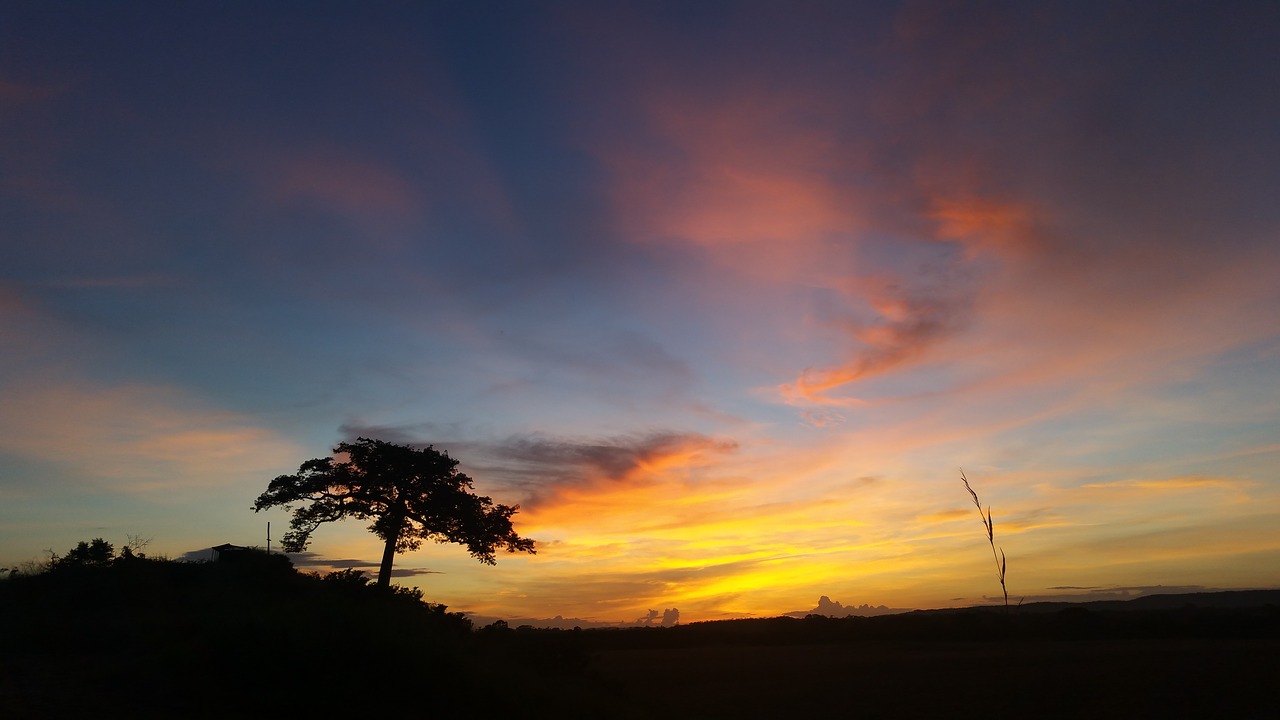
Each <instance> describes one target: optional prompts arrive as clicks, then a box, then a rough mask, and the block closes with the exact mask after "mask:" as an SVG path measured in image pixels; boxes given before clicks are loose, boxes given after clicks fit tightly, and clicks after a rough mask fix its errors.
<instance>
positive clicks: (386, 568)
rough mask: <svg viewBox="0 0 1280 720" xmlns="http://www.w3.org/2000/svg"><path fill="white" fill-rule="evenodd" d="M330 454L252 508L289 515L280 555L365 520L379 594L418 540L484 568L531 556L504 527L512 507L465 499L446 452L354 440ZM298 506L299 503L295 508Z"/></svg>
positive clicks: (466, 491) (525, 543)
mask: <svg viewBox="0 0 1280 720" xmlns="http://www.w3.org/2000/svg"><path fill="white" fill-rule="evenodd" d="M333 453H334V454H333V456H331V457H324V458H315V459H312V460H308V461H306V462H304V463H302V465H301V467H299V468H298V472H297V474H295V475H281V476H279V477H277V478H276V479H275V480H272V481H271V483H270V484H269V485H268V486H267V490H266V492H264V493H262V494H261V495H259V496H258V499H257V501H255V502H254V504H253V510H254V511H255V512H257V511H259V510H264V509H266V508H270V507H275V506H284V508H285V509H286V510H290V511H291V512H293V518H292V519H291V520H290V522H289V528H290V529H289V532H287V533H285V536H284V538H283V542H282V544H283V546H284V549H285V551H287V552H301V551H302V550H305V549H306V547H307V545H308V543H309V542H310V541H311V534H312V533H313V532H314V531H315V530H316V528H318V527H319V526H320V525H322V524H323V523H327V522H333V521H335V520H343V519H346V518H356V519H359V520H370V521H371V522H370V524H369V530H370V532H372V533H373V534H374V535H377V536H378V537H379V538H381V539H382V540H383V542H384V549H383V555H382V565H381V567H380V568H379V570H378V586H380V587H387V586H388V585H389V584H390V582H391V565H392V562H393V559H394V557H395V554H396V553H401V552H406V551H409V550H416V549H418V548H419V547H421V546H422V542H423V541H424V540H434V541H436V542H441V543H446V542H447V543H457V544H460V545H465V546H466V547H467V550H468V551H469V552H470V553H471V556H472V557H474V558H476V559H477V560H479V561H480V562H482V563H485V564H487V565H493V564H495V562H496V558H495V554H496V552H497V551H498V550H499V549H505V550H506V551H507V552H510V553H515V552H527V553H530V554H533V553H534V552H535V550H534V542H533V540H530V539H528V538H523V537H520V536H519V535H517V534H516V532H515V530H514V529H513V528H512V525H511V516H512V515H514V514H515V513H516V511H518V510H519V508H520V506H519V505H500V504H495V503H494V502H493V500H491V499H490V498H488V497H483V496H479V495H477V494H475V493H474V492H472V487H473V481H472V479H471V478H470V477H469V476H467V475H466V474H465V473H462V472H459V471H458V461H457V460H455V459H453V458H451V457H449V455H448V453H446V452H441V451H438V450H436V449H434V448H433V447H431V446H427V447H426V448H421V449H417V448H412V447H408V446H405V445H395V444H392V443H387V442H383V441H381V440H373V439H369V438H363V437H362V438H358V439H357V440H356V441H355V442H354V443H349V442H342V443H339V444H338V446H337V447H335V448H334V449H333ZM299 503H305V504H302V505H298V506H297V507H295V505H296V504H299Z"/></svg>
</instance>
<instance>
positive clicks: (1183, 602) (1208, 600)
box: [914, 590, 1280, 614]
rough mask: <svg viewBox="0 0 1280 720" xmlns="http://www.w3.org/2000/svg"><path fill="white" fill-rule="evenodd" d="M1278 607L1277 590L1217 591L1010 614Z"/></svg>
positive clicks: (1031, 607)
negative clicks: (1071, 610)
mask: <svg viewBox="0 0 1280 720" xmlns="http://www.w3.org/2000/svg"><path fill="white" fill-rule="evenodd" d="M1267 605H1280V590H1220V591H1216V592H1194V593H1168V594H1156V595H1143V596H1141V597H1136V598H1132V599H1129V600H1086V601H1081V602H1066V601H1053V602H1034V603H1026V604H1024V605H1019V606H1017V607H1016V608H1014V607H1012V606H1011V607H1010V612H1020V613H1047V612H1058V611H1060V610H1065V609H1067V608H1084V609H1087V610H1176V609H1179V608H1219V609H1239V608H1252V607H1265V606H1267ZM975 611H977V612H996V611H998V612H1003V611H1004V606H1003V605H975V606H972V607H965V608H943V609H939V610H916V611H914V612H915V613H929V614H938V613H957V612H975Z"/></svg>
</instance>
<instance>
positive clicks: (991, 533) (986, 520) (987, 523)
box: [960, 469, 1009, 612]
mask: <svg viewBox="0 0 1280 720" xmlns="http://www.w3.org/2000/svg"><path fill="white" fill-rule="evenodd" d="M960 480H961V481H962V482H964V489H965V490H968V491H969V496H970V497H972V498H973V504H974V505H976V506H977V508H978V516H979V517H981V518H982V527H984V528H986V530H987V542H989V543H991V557H993V558H995V561H996V572H997V573H998V574H999V577H1000V590H1001V591H1002V592H1004V611H1005V612H1009V589H1008V588H1007V587H1005V584H1004V571H1005V559H1004V548H1001V549H1000V554H999V555H998V556H997V555H996V533H995V524H994V523H992V521H991V506H990V505H988V506H987V511H986V513H985V514H983V512H982V503H981V502H979V500H978V493H976V492H974V491H973V488H972V487H970V486H969V478H967V477H965V476H964V470H963V469H962V470H961V471H960Z"/></svg>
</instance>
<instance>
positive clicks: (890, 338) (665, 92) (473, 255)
mask: <svg viewBox="0 0 1280 720" xmlns="http://www.w3.org/2000/svg"><path fill="white" fill-rule="evenodd" d="M1278 128H1280V6H1277V5H1276V4H1275V3H1268V2H1228V3H1198V2H1134V3H1104V2H1097V3H1094V2H1063V3H1057V2H1042V3H1021V2H1009V3H1001V2H964V3H959V2H941V1H940V2H860V3H846V2H794V3H783V2H699V3H676V2H672V3H666V2H636V3H624V2H619V3H596V2H505V3H488V2H439V3H390V2H372V3H326V2H308V3H268V4H262V3H247V2H246V3H239V2H228V3H181V4H175V3H166V2H156V3H146V2H124V3H108V4H102V3H74V2H41V3H6V4H5V6H4V7H3V9H0V250H3V256H2V257H3V260H2V261H0V343H2V348H3V353H2V354H0V397H2V398H3V401H2V402H0V566H5V567H14V566H16V565H19V564H21V563H24V562H28V561H31V560H39V559H41V558H45V559H47V557H48V554H49V552H50V551H53V552H65V551H66V550H67V549H69V548H70V547H72V546H73V545H74V544H75V543H76V542H77V541H80V540H86V539H90V538H94V537H103V538H105V539H107V540H109V541H111V542H113V543H114V544H116V546H117V547H119V546H120V545H123V544H125V543H126V542H127V541H128V540H129V538H134V539H138V538H142V539H148V540H149V541H150V542H149V544H148V545H147V547H146V551H147V552H148V553H150V554H151V555H153V556H166V557H170V558H181V557H195V556H197V555H188V554H189V553H198V552H199V551H201V549H203V548H209V547H211V546H214V545H219V544H222V543H228V542H229V543H234V544H238V545H249V546H259V547H265V546H266V544H267V523H268V522H270V523H272V525H271V527H272V528H273V530H272V534H273V541H274V542H276V543H278V537H279V536H280V535H282V534H283V532H284V530H285V529H286V527H287V521H288V514H287V513H286V512H284V511H283V510H272V511H266V512H263V513H256V514H255V513H254V512H252V511H251V509H250V506H251V505H252V504H253V501H254V499H255V498H256V497H257V495H258V494H259V493H261V492H262V491H263V490H265V489H266V485H267V483H268V482H269V481H270V480H271V479H272V478H274V477H276V476H277V475H281V474H289V473H293V472H296V471H297V469H298V466H299V465H300V464H301V463H302V462H303V461H305V460H308V459H310V458H315V457H323V456H326V455H328V454H329V453H330V452H331V450H332V448H333V447H334V445H335V444H337V443H338V442H341V441H344V440H352V439H355V438H356V437H361V436H364V437H374V438H378V439H382V440H387V441H391V442H397V443H406V444H430V445H432V446H433V447H435V448H436V449H438V450H444V451H447V452H448V453H449V454H450V455H451V456H453V457H455V458H457V459H458V460H459V461H460V462H461V469H463V470H464V471H465V472H467V473H468V474H469V475H470V476H471V477H473V478H474V480H475V488H476V490H477V491H478V492H480V493H481V494H484V495H488V496H491V497H493V498H494V500H495V501H497V502H504V503H509V504H514V503H518V504H519V505H520V511H519V512H518V513H517V514H516V515H515V517H514V521H515V524H516V530H517V532H519V533H521V534H522V535H524V536H526V537H531V538H533V539H535V540H536V541H537V548H538V550H537V554H536V555H533V556H530V555H500V556H499V557H498V563H497V565H496V566H493V567H489V566H485V565H481V564H479V563H476V562H475V561H474V560H473V559H472V558H470V557H469V556H468V555H467V553H466V550H465V548H462V547H459V546H457V545H448V544H440V545H436V544H429V545H427V546H424V547H423V549H422V550H420V551H416V552H412V553H407V554H405V555H402V556H400V557H398V558H397V561H396V563H397V564H396V567H397V571H398V574H397V577H396V579H395V581H396V582H397V583H400V584H403V585H406V586H419V587H421V588H422V589H423V590H424V592H425V593H426V596H427V598H428V599H430V600H432V601H435V602H441V603H444V604H446V605H447V606H449V608H450V609H451V610H457V611H465V612H470V613H474V614H476V615H477V616H484V617H503V618H547V617H552V616H556V615H560V616H563V617H565V618H575V619H582V620H584V621H593V622H619V621H633V620H635V619H637V618H640V617H642V616H645V615H646V614H647V613H648V612H649V611H650V610H657V611H659V612H661V611H663V610H666V609H670V608H678V609H679V611H680V618H681V620H682V621H690V620H709V619H720V618H730V617H751V616H772V615H778V614H781V613H787V612H793V611H804V610H809V609H813V608H815V606H816V605H817V603H818V599H819V598H820V597H821V596H828V598H829V601H830V602H839V603H843V604H844V605H846V606H856V605H862V604H870V605H873V606H877V605H886V606H889V607H893V608H932V607H948V606H963V605H974V604H986V603H992V602H1003V598H1002V596H1001V588H1000V585H999V582H998V579H997V576H996V574H997V573H996V566H995V563H994V562H993V558H992V552H991V550H992V548H991V547H990V546H989V545H988V540H987V537H986V533H985V530H984V528H983V526H982V521H981V519H980V518H979V515H978V510H977V508H975V507H974V505H973V503H972V500H971V498H970V497H969V495H968V493H967V492H966V491H965V489H964V486H963V484H962V483H961V475H960V473H961V471H962V470H963V472H964V473H965V475H966V476H967V477H968V478H969V480H970V482H971V483H972V485H973V487H974V490H975V491H977V493H978V495H979V497H980V499H981V502H982V504H983V506H984V507H985V506H988V505H989V506H990V508H991V512H992V516H993V521H994V532H995V537H994V541H995V544H996V546H997V548H1000V549H1002V550H1003V551H1004V552H1005V554H1006V556H1007V585H1008V591H1009V594H1010V597H1011V598H1012V599H1014V600H1015V601H1016V600H1017V599H1022V598H1025V599H1026V601H1034V600H1037V599H1046V598H1059V597H1064V596H1065V597H1072V598H1079V599H1087V598H1095V597H1130V596H1134V595H1139V594H1143V593H1147V592H1157V591H1170V590H1208V589H1235V588H1261V587H1278V586H1280V463H1278V462H1277V461H1278V460H1280V282H1278V279H1280V202H1277V201H1276V197H1277V193H1278V191H1280V131H1278ZM380 556H381V544H380V541H379V540H378V539H377V538H376V537H374V536H372V535H371V534H369V533H368V532H367V531H366V530H365V527H364V525H363V523H361V522H359V521H347V522H344V523H337V524H330V525H327V526H324V527H321V528H320V529H319V530H318V531H317V532H316V533H315V535H314V536H313V541H312V544H311V546H310V548H309V551H308V553H306V554H304V555H299V556H297V557H296V558H295V560H296V563H297V565H298V567H299V568H301V569H306V570H314V571H321V572H323V571H327V570H330V569H335V568H344V567H358V568H363V569H367V570H370V571H373V572H376V566H377V562H378V560H379V559H380Z"/></svg>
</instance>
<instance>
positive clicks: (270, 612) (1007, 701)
mask: <svg viewBox="0 0 1280 720" xmlns="http://www.w3.org/2000/svg"><path fill="white" fill-rule="evenodd" d="M0 612H2V613H3V618H4V626H3V629H2V630H3V635H2V637H3V644H2V645H0V648H2V650H0V717H3V718H27V717H36V718H39V717H130V718H149V717H166V718H171V717H183V718H222V717H279V716H284V715H286V714H287V715H290V716H296V715H299V714H314V715H315V716H317V717H329V716H332V715H335V714H338V715H343V714H351V715H358V716H383V715H386V714H388V713H393V712H394V713H405V714H410V713H411V714H412V715H414V716H423V717H444V718H454V717H456V718H462V717H466V718H488V717H493V718H499V717H502V718H510V717H533V718H539V717H548V718H648V717H654V718H720V717H733V718H776V717H805V716H823V717H858V718H864V717H872V718H874V717H886V718H890V717H943V716H945V717H983V718H992V717H1019V718H1025V717H1041V718H1044V717H1059V718H1067V717H1155V716H1159V715H1168V716H1178V717H1244V718H1248V717H1259V718H1260V717H1272V716H1273V715H1271V713H1272V712H1273V711H1274V707H1275V696H1274V693H1275V690H1274V688H1276V687H1280V592H1275V591H1267V592H1256V593H1252V594H1251V593H1214V594H1205V595H1181V596H1154V597H1150V598H1142V599H1139V600H1135V601H1130V602H1126V603H1093V604H1078V605H1066V604H1031V605H1027V606H1025V607H1022V608H1018V609H1016V610H1014V611H1013V612H1010V613H1008V614H1006V613H1005V612H1004V611H1003V609H1002V608H1001V609H995V608H981V609H967V610H956V611H931V612H915V613H906V614H902V615H891V616H882V617H871V618H860V617H851V618H839V619H833V618H826V617H821V616H810V617H808V618H805V619H792V618H771V619H756V620H735V621H722V622H710V623H692V624H689V625H683V626H679V627H674V628H633V629H625V630H623V629H612V630H581V631H576V630H533V629H528V628H523V629H511V628H507V627H504V626H502V625H501V624H495V625H492V626H487V627H483V628H478V629H476V628H472V627H471V624H470V622H469V621H468V620H467V619H466V618H465V617H464V616H462V615H461V614H458V613H450V612H448V611H447V609H446V608H444V607H443V606H441V605H436V604H431V603H427V602H424V601H423V600H422V597H421V593H420V592H418V591H417V590H416V589H414V590H407V589H402V588H392V589H391V590H390V591H387V590H381V589H379V588H377V587H375V586H374V585H373V584H371V583H370V581H369V579H368V578H366V577H365V576H364V575H363V573H360V572H358V571H343V572H339V573H332V574H329V575H324V576H321V575H316V574H305V573H299V572H297V571H295V570H294V569H293V568H292V566H291V565H290V564H289V562H288V560H287V558H286V557H285V556H283V555H268V554H266V553H263V552H260V551H251V552H243V553H237V554H235V555H234V556H228V558H226V559H223V560H221V561H219V562H204V563H186V562H174V561H168V560H157V559H151V558H146V557H143V556H141V555H140V554H139V553H137V552H133V551H131V552H129V553H128V555H127V556H125V554H124V553H121V555H120V556H117V555H116V554H115V553H114V550H113V549H112V548H111V546H110V544H109V543H105V542H103V541H97V540H95V541H93V542H91V543H82V544H81V546H77V548H76V549H73V551H72V552H68V553H67V554H66V556H64V557H63V558H59V559H57V560H56V561H54V562H52V563H51V564H50V565H49V566H48V567H47V568H45V569H44V570H43V571H42V572H26V573H22V574H18V575H15V576H13V577H11V578H10V579H8V580H2V581H0Z"/></svg>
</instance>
